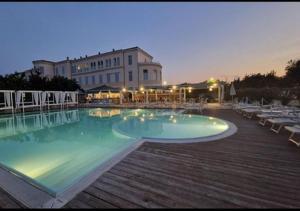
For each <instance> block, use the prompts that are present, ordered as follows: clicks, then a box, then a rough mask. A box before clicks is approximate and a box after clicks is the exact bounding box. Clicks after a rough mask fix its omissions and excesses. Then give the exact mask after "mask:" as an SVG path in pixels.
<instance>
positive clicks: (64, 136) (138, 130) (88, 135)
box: [0, 108, 228, 194]
mask: <svg viewBox="0 0 300 211" xmlns="http://www.w3.org/2000/svg"><path fill="white" fill-rule="evenodd" d="M227 129H228V125H227V124H226V122H224V121H223V120H220V119H216V118H212V117H206V116H197V115H185V114H179V113H176V112H174V111H170V110H160V109H158V110H154V109H152V110H151V109H147V110H143V109H128V110H126V109H100V108H96V109H79V110H67V111H55V112H54V111H53V112H45V113H28V114H25V115H22V114H18V115H14V116H5V117H1V118H0V163H1V165H3V166H4V167H7V168H9V169H11V170H13V171H14V172H16V173H17V174H19V175H21V176H24V177H26V178H27V179H29V180H31V182H32V183H34V184H36V185H38V186H40V187H42V188H44V189H46V190H47V191H48V192H49V193H52V194H57V193H60V192H62V191H64V190H66V189H67V188H68V187H70V186H71V185H72V184H74V183H75V182H76V181H78V180H79V179H80V178H82V177H83V176H85V175H87V174H88V173H89V172H91V171H92V170H93V169H95V168H96V167H98V166H99V165H101V164H102V163H104V162H105V161H108V160H109V159H111V158H112V157H114V156H115V155H116V154H118V153H120V152H122V151H123V150H125V149H128V148H129V147H130V146H132V145H133V144H135V143H137V142H138V141H139V140H140V138H141V137H149V138H166V139H168V138H170V139H172V138H195V137H205V136H212V135H216V134H220V133H222V132H224V131H226V130H227Z"/></svg>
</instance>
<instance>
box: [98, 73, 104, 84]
mask: <svg viewBox="0 0 300 211" xmlns="http://www.w3.org/2000/svg"><path fill="white" fill-rule="evenodd" d="M99 84H103V78H102V75H99Z"/></svg>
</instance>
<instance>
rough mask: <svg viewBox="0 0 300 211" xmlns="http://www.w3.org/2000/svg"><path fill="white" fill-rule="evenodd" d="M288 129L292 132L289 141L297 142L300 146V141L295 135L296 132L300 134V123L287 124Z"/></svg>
mask: <svg viewBox="0 0 300 211" xmlns="http://www.w3.org/2000/svg"><path fill="white" fill-rule="evenodd" d="M284 128H285V129H286V130H288V131H290V132H291V135H290V136H289V139H288V140H289V141H291V142H293V143H294V144H296V145H297V146H298V147H299V146H300V141H296V140H295V139H294V138H293V137H294V135H295V134H300V125H294V126H285V127H284Z"/></svg>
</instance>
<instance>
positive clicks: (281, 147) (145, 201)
mask: <svg viewBox="0 0 300 211" xmlns="http://www.w3.org/2000/svg"><path fill="white" fill-rule="evenodd" d="M205 114H207V115H211V116H216V117H220V118H223V119H226V120H229V121H231V122H233V123H235V124H236V125H237V127H238V132H237V133H236V134H234V135H233V136H231V137H228V138H225V139H223V140H219V141H213V142H206V143H193V144H160V143H144V144H143V145H142V146H141V147H139V148H138V149H137V150H135V151H134V152H132V153H131V154H129V155H128V156H127V157H126V158H125V159H124V160H122V161H121V162H120V163H118V164H117V165H115V166H114V167H113V168H112V169H111V170H109V171H108V172H106V173H104V174H103V175H102V176H101V177H99V178H98V179H97V180H96V181H95V182H94V183H93V184H92V185H91V186H89V187H88V188H87V189H85V190H84V191H83V192H81V193H79V194H78V195H77V196H76V197H75V198H74V199H73V200H71V201H70V202H69V203H68V204H66V205H65V207H66V208H93V207H95V208H115V207H121V208H139V207H146V208H156V207H158V208H160V207H172V208H177V207H178V208H179V207H180V208H183V207H186V208H195V207H196V208H239V207H242V208H248V207H251V208H282V207H290V208H292V207H298V208H299V207H300V148H298V147H296V145H294V144H292V143H290V142H288V141H287V138H288V135H289V134H288V133H287V132H285V131H284V132H283V133H281V134H275V133H273V132H271V131H269V129H268V128H264V127H262V126H260V125H259V124H258V123H257V121H254V120H248V119H244V118H243V117H241V116H240V115H239V114H236V113H235V112H233V111H231V110H206V111H205ZM18 206H20V204H17V203H16V202H15V201H14V200H12V199H11V198H8V196H7V194H5V193H4V192H3V191H0V207H18Z"/></svg>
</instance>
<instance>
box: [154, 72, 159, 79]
mask: <svg viewBox="0 0 300 211" xmlns="http://www.w3.org/2000/svg"><path fill="white" fill-rule="evenodd" d="M154 75H155V80H158V74H157V70H154Z"/></svg>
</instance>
